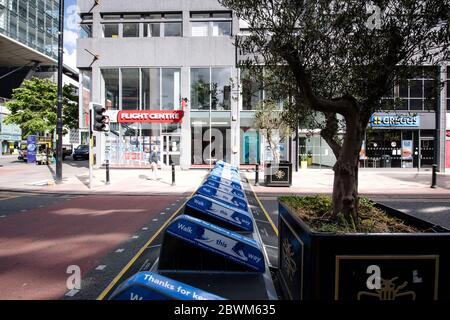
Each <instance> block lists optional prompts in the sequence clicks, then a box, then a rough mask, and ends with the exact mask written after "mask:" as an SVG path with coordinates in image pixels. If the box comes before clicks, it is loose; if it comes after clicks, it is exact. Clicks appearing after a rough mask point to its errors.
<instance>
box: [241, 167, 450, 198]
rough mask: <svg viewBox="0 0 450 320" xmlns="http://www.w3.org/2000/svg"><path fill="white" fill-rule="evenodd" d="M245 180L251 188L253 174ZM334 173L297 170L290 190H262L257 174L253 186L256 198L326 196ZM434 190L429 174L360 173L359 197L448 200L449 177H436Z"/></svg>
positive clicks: (273, 188) (399, 171)
mask: <svg viewBox="0 0 450 320" xmlns="http://www.w3.org/2000/svg"><path fill="white" fill-rule="evenodd" d="M245 175H246V177H247V178H248V179H249V181H250V183H251V184H252V185H254V181H255V172H254V171H253V172H246V173H245ZM333 179H334V172H333V170H331V169H308V170H299V171H298V172H293V174H292V186H291V187H290V188H288V187H265V186H264V173H263V172H260V174H259V181H260V184H259V186H254V189H255V191H256V192H257V193H258V194H262V193H272V194H275V193H282V194H298V193H303V194H305V193H306V194H314V193H327V194H330V193H331V192H332V190H333ZM437 185H438V187H437V188H436V189H432V188H430V186H431V171H421V172H417V171H412V170H411V171H402V170H383V171H374V170H360V171H359V188H358V189H359V193H360V194H361V195H378V196H386V197H395V196H396V195H401V196H407V195H411V196H412V195H415V196H420V197H436V198H438V197H440V198H443V197H445V198H447V197H448V198H450V175H448V174H438V175H437Z"/></svg>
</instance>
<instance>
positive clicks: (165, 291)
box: [110, 272, 225, 300]
mask: <svg viewBox="0 0 450 320" xmlns="http://www.w3.org/2000/svg"><path fill="white" fill-rule="evenodd" d="M110 300H225V299H223V298H221V297H219V296H216V295H214V294H211V293H209V292H205V291H203V290H200V289H197V288H194V287H191V286H189V285H187V284H184V283H181V282H178V281H175V280H172V279H170V278H167V277H164V276H161V275H159V274H156V273H153V272H139V273H137V274H135V275H134V276H132V277H131V278H129V279H128V280H126V281H125V282H124V283H122V284H121V285H120V286H119V287H118V288H117V289H116V290H115V291H114V293H113V294H112V295H111V298H110Z"/></svg>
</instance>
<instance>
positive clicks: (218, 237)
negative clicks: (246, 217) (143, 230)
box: [166, 215, 265, 273]
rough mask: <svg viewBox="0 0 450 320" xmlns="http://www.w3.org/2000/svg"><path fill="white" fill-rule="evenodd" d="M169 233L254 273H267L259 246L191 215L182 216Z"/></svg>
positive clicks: (169, 227) (250, 240)
mask: <svg viewBox="0 0 450 320" xmlns="http://www.w3.org/2000/svg"><path fill="white" fill-rule="evenodd" d="M166 233H167V234H170V235H172V236H173V237H176V238H178V239H181V240H184V241H186V242H189V243H191V244H192V245H194V246H197V247H201V248H203V249H205V250H208V251H210V252H211V253H214V254H218V255H221V256H223V257H225V258H227V259H229V260H233V261H234V262H236V263H238V264H241V265H243V266H245V267H248V269H249V270H251V271H256V272H261V273H263V272H264V271H265V263H264V256H263V253H262V250H261V247H260V246H259V245H258V243H257V242H256V241H255V240H253V239H250V238H247V237H243V236H241V235H240V234H237V233H235V232H232V231H229V230H227V229H224V228H220V227H218V226H216V225H214V224H211V223H208V222H206V221H203V220H200V219H196V218H194V217H191V216H187V215H181V216H179V217H177V218H176V219H175V220H174V221H173V222H172V223H171V224H170V225H169V226H168V227H167V229H166Z"/></svg>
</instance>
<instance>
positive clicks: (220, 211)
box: [186, 194, 253, 232]
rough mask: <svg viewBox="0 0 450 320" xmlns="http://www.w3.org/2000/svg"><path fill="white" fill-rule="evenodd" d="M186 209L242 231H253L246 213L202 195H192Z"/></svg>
mask: <svg viewBox="0 0 450 320" xmlns="http://www.w3.org/2000/svg"><path fill="white" fill-rule="evenodd" d="M186 207H188V208H191V209H193V210H195V211H198V212H201V213H204V214H205V215H209V216H212V217H214V218H216V219H219V220H221V221H223V222H225V223H228V224H230V225H232V226H235V227H237V228H239V229H241V230H242V231H249V232H252V231H253V221H252V219H251V217H250V215H249V213H248V211H244V210H241V209H239V208H236V207H232V206H229V205H227V204H225V203H223V202H220V201H217V200H214V199H212V198H208V197H205V196H202V195H199V194H197V195H194V196H193V197H192V198H191V199H189V201H188V202H187V203H186Z"/></svg>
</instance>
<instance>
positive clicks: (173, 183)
mask: <svg viewBox="0 0 450 320" xmlns="http://www.w3.org/2000/svg"><path fill="white" fill-rule="evenodd" d="M172 185H173V186H174V185H175V164H174V163H172Z"/></svg>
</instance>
